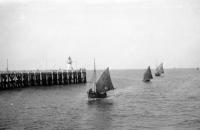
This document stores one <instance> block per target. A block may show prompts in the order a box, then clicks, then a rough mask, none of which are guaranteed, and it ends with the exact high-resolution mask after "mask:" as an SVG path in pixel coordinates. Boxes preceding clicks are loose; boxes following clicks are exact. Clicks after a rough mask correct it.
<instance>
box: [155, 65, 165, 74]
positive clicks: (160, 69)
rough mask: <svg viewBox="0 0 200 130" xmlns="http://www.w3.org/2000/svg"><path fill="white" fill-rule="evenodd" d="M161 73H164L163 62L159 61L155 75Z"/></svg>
mask: <svg viewBox="0 0 200 130" xmlns="http://www.w3.org/2000/svg"><path fill="white" fill-rule="evenodd" d="M163 73H164V69H163V63H160V65H159V66H158V67H156V73H155V76H160V75H161V74H163Z"/></svg>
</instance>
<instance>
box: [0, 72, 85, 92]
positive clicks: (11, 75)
mask: <svg viewBox="0 0 200 130" xmlns="http://www.w3.org/2000/svg"><path fill="white" fill-rule="evenodd" d="M86 82H87V79H86V70H85V69H80V70H73V71H69V70H51V71H39V70H37V71H9V72H0V90H3V89H12V88H21V87H28V86H51V85H70V84H81V83H86Z"/></svg>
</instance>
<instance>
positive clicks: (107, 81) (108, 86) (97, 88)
mask: <svg viewBox="0 0 200 130" xmlns="http://www.w3.org/2000/svg"><path fill="white" fill-rule="evenodd" d="M92 82H93V87H92V88H90V89H89V91H88V92H87V94H88V98H106V97H107V93H106V92H107V91H110V90H114V87H113V84H112V81H111V78H110V72H109V68H106V70H104V72H103V73H102V74H101V76H100V77H99V79H98V80H96V67H95V61H94V72H93V76H92Z"/></svg>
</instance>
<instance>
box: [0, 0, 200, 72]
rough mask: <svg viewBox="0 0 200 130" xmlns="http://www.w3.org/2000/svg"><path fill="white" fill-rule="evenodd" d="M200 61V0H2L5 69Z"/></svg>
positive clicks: (1, 65) (0, 39)
mask: <svg viewBox="0 0 200 130" xmlns="http://www.w3.org/2000/svg"><path fill="white" fill-rule="evenodd" d="M68 56H71V57H72V59H73V61H74V66H75V67H78V68H79V67H85V68H87V69H91V68H92V67H93V59H94V58H95V59H96V65H97V68H98V69H103V68H105V67H107V66H109V67H110V68H111V69H137V68H146V67H147V66H148V65H150V66H151V67H152V68H154V67H155V66H156V65H157V64H159V63H160V62H164V66H165V67H167V68H173V67H176V68H180V67H181V68H182V67H197V66H200V1H199V0H190V1H189V0H132V1H131V0H125V1H124V0H123V1H122V0H103V1H102V0H82V1H81V0H79V1H77V0H75V1H74V0H71V1H70V0H68V1H66V0H51V1H47V0H37V1H33V0H20V1H17V0H0V70H5V68H6V59H8V60H9V68H10V69H17V70H20V69H58V68H66V67H67V65H66V64H67V63H66V62H67V57H68Z"/></svg>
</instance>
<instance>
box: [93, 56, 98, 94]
mask: <svg viewBox="0 0 200 130" xmlns="http://www.w3.org/2000/svg"><path fill="white" fill-rule="evenodd" d="M93 73H94V74H93V87H94V91H95V92H96V76H97V72H96V64H95V59H94V72H93Z"/></svg>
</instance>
